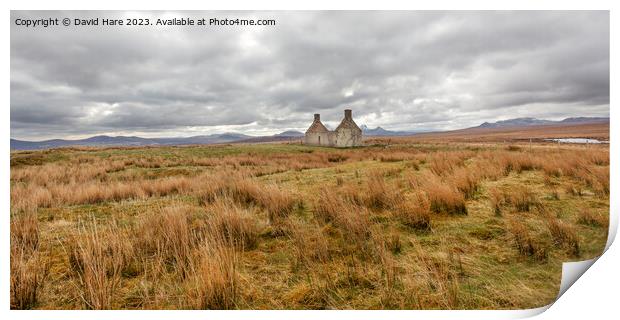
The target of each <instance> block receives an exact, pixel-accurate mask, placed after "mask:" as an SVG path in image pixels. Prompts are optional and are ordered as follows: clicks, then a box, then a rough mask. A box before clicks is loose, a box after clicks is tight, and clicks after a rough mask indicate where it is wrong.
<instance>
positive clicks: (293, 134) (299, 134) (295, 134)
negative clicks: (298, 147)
mask: <svg viewBox="0 0 620 320" xmlns="http://www.w3.org/2000/svg"><path fill="white" fill-rule="evenodd" d="M273 136H274V137H303V136H304V133H303V132H299V131H295V130H289V131H284V132H280V133H278V134H274V135H273Z"/></svg>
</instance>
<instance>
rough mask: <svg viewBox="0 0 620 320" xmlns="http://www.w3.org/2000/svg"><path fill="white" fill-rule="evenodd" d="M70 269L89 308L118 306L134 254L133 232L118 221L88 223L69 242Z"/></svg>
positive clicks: (97, 308) (80, 295)
mask: <svg viewBox="0 0 620 320" xmlns="http://www.w3.org/2000/svg"><path fill="white" fill-rule="evenodd" d="M68 250H69V264H70V269H71V270H72V271H73V273H74V274H75V282H76V288H77V289H78V291H79V297H80V298H81V299H82V301H83V302H84V304H85V306H86V307H87V308H89V309H96V310H105V309H112V308H113V307H114V300H115V298H116V297H115V295H116V293H117V288H118V286H119V284H120V281H121V272H122V270H123V268H124V267H126V266H127V265H128V263H129V261H130V259H131V258H132V255H133V247H132V246H131V242H130V241H129V236H128V235H127V234H126V233H125V232H123V231H122V230H120V229H119V228H118V226H116V225H115V224H112V225H109V226H100V225H98V224H97V223H96V222H92V223H89V224H85V225H83V226H82V227H81V228H80V231H79V233H78V234H77V235H76V237H75V238H74V239H73V240H72V242H71V243H70V244H69V249H68Z"/></svg>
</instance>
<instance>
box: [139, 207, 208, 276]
mask: <svg viewBox="0 0 620 320" xmlns="http://www.w3.org/2000/svg"><path fill="white" fill-rule="evenodd" d="M190 212H191V208H190V207H187V206H178V205H177V206H170V207H166V208H160V209H159V210H158V211H156V212H154V213H152V214H150V215H148V216H143V217H141V219H140V220H139V224H138V227H137V230H136V232H135V238H136V242H137V246H138V248H139V249H140V250H141V251H143V252H146V253H149V254H152V255H154V256H155V257H156V258H157V260H159V261H161V262H162V263H163V264H165V265H168V266H170V267H171V268H174V270H176V271H177V272H178V273H179V274H181V275H183V276H185V275H186V274H187V272H188V269H187V268H188V264H189V262H190V259H191V248H192V246H193V244H194V242H195V241H196V236H197V235H196V234H195V233H193V232H192V230H191V228H190V221H189V220H190V216H189V215H190Z"/></svg>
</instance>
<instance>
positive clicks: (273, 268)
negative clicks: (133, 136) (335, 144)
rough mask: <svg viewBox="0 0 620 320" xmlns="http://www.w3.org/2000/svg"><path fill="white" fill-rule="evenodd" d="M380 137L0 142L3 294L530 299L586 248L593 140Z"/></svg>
mask: <svg viewBox="0 0 620 320" xmlns="http://www.w3.org/2000/svg"><path fill="white" fill-rule="evenodd" d="M381 141H383V142H381ZM381 141H375V144H372V143H373V142H372V141H371V142H369V144H370V145H369V146H366V147H360V148H352V149H329V148H320V147H309V146H302V145H296V144H247V145H220V146H199V147H198V146H196V147H157V148H108V149H105V148H104V149H92V148H73V149H60V150H51V151H35V152H12V153H11V307H12V308H18V309H26V308H34V309H85V308H86V309H204V308H209V309H282V308H286V309H351V308H354V309H497V308H499V309H516V308H533V307H538V306H542V305H546V304H548V303H550V302H551V301H552V300H553V299H554V298H555V297H556V295H557V293H558V290H559V285H560V277H561V263H562V262H565V261H574V260H583V259H589V258H592V257H595V256H597V255H599V254H601V253H602V250H603V248H604V245H605V242H606V238H607V228H608V215H609V149H608V147H607V146H564V145H562V146H558V145H543V144H540V145H533V146H532V145H529V144H527V145H521V146H519V145H504V144H486V145H474V144H459V143H433V144H429V143H426V144H422V143H413V142H407V141H406V140H402V139H401V140H399V141H398V144H391V143H385V141H384V140H381Z"/></svg>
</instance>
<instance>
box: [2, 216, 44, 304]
mask: <svg viewBox="0 0 620 320" xmlns="http://www.w3.org/2000/svg"><path fill="white" fill-rule="evenodd" d="M10 260H11V261H10V271H11V309H30V308H32V307H34V306H35V305H36V303H37V299H38V298H39V297H38V291H39V289H40V287H41V286H42V285H43V282H44V280H45V278H46V276H47V272H48V265H47V262H46V261H44V260H43V259H42V257H41V255H40V253H39V223H38V220H37V216H36V212H32V211H30V212H27V213H24V214H14V215H12V216H11V249H10Z"/></svg>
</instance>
